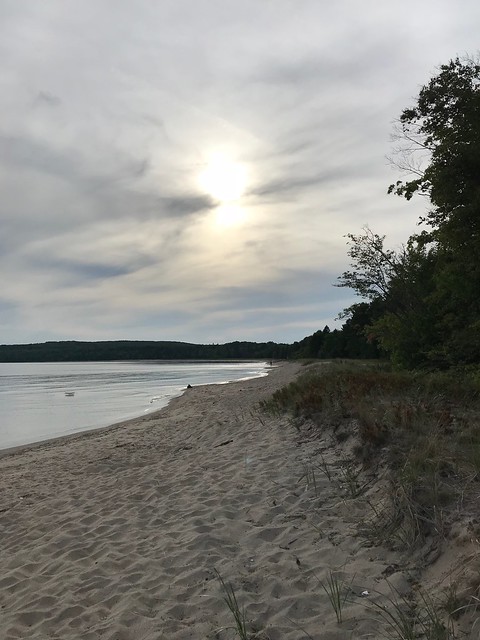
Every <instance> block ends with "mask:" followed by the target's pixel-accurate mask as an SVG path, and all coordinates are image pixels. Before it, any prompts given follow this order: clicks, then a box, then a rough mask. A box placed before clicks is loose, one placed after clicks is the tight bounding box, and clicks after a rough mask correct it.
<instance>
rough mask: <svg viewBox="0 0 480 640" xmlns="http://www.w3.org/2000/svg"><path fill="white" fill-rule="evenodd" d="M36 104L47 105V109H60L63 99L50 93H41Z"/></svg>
mask: <svg viewBox="0 0 480 640" xmlns="http://www.w3.org/2000/svg"><path fill="white" fill-rule="evenodd" d="M35 104H36V105H37V106H38V105H46V106H47V107H59V106H60V105H61V104H62V101H61V99H60V98H59V97H58V96H55V95H53V93H49V92H48V91H39V92H38V94H37V97H36V99H35Z"/></svg>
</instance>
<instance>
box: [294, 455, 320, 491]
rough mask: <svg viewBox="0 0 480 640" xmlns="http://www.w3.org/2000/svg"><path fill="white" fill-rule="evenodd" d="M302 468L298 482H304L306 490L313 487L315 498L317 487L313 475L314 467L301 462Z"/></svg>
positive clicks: (315, 478)
mask: <svg viewBox="0 0 480 640" xmlns="http://www.w3.org/2000/svg"><path fill="white" fill-rule="evenodd" d="M302 466H303V473H302V475H301V476H300V478H299V479H298V482H301V481H302V480H305V483H306V489H310V487H313V490H314V492H315V497H318V487H317V477H316V475H315V467H313V466H312V465H311V464H308V463H306V462H303V463H302Z"/></svg>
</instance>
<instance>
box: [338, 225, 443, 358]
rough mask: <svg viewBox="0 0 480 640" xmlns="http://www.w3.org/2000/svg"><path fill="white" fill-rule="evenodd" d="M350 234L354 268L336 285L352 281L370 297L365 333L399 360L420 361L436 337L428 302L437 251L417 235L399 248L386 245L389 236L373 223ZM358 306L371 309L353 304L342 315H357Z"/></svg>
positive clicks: (360, 308)
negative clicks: (429, 247) (360, 232)
mask: <svg viewBox="0 0 480 640" xmlns="http://www.w3.org/2000/svg"><path fill="white" fill-rule="evenodd" d="M348 238H349V245H350V249H349V251H348V255H349V256H350V258H351V267H352V269H351V270H350V271H346V272H344V273H343V274H342V275H341V276H340V277H339V284H337V285H336V286H339V287H349V288H351V289H353V290H354V291H355V292H356V293H357V294H358V295H360V296H361V297H363V298H368V299H369V300H370V303H369V305H368V315H369V316H370V318H369V323H368V324H364V328H363V333H364V335H365V336H368V338H369V339H370V340H375V341H376V342H377V343H378V345H379V346H380V348H381V349H383V350H384V351H386V352H388V353H390V355H391V357H392V360H394V361H395V363H397V364H398V365H401V366H418V365H419V364H420V363H421V362H422V361H423V360H424V359H425V351H426V349H427V348H428V349H430V348H432V347H433V346H434V344H435V338H436V335H435V332H434V331H432V326H431V322H432V318H431V316H432V310H431V307H430V305H429V304H428V299H429V296H430V295H431V292H432V290H433V273H434V263H435V259H434V252H431V251H429V250H428V248H427V247H426V246H425V244H424V243H423V242H419V241H418V238H417V237H416V236H413V237H412V238H410V239H409V241H408V242H407V244H406V245H404V246H402V247H401V248H400V249H399V250H398V251H393V250H391V249H386V248H385V247H384V240H385V238H384V237H382V236H378V235H377V234H375V233H373V232H372V231H371V230H370V229H368V228H367V229H364V232H363V234H361V235H357V236H355V235H353V234H349V235H348ZM359 311H361V312H362V313H363V314H365V312H366V309H365V308H364V307H361V306H360V305H357V304H354V305H352V306H351V307H349V308H348V309H346V310H345V311H344V312H343V314H342V317H345V318H348V319H349V320H351V321H353V320H354V319H355V318H356V317H357V318H358V317H359ZM360 317H361V316H360ZM347 323H348V321H347ZM347 323H346V324H347ZM346 329H348V324H347V327H346Z"/></svg>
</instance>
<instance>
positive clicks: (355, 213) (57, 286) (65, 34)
mask: <svg viewBox="0 0 480 640" xmlns="http://www.w3.org/2000/svg"><path fill="white" fill-rule="evenodd" d="M479 18H480V8H479V6H477V3H475V2H473V0H467V1H466V2H465V3H464V5H462V11H461V12H459V11H458V10H457V9H456V8H455V7H454V6H453V5H452V4H451V3H449V2H447V0H438V1H436V2H433V0H428V2H426V3H423V4H420V5H419V4H418V3H417V2H413V0H406V2H404V3H403V4H402V7H401V16H400V15H394V11H393V9H392V7H391V5H389V4H387V3H385V4H383V5H381V4H379V3H378V2H373V1H367V2H364V3H362V5H361V6H360V5H359V4H358V2H354V1H353V0H341V1H340V2H337V3H330V4H326V3H319V2H315V1H313V0H311V1H310V0H306V1H305V2H301V3H299V2H292V0H278V1H276V2H274V3H267V2H264V3H258V2H256V1H254V0H245V2H242V3H240V2H237V0H211V1H209V2H203V1H199V2H193V0H178V1H177V2H175V3H171V2H163V3H152V2H149V1H148V0H138V2H136V3H131V2H124V1H117V0H115V1H114V0H105V1H104V2H102V3H78V2H73V0H72V1H71V0H47V1H46V2H43V3H31V2H26V1H23V0H19V1H18V2H9V3H3V4H2V5H1V6H0V41H1V42H2V78H1V80H0V115H1V118H0V192H1V193H2V198H1V200H0V249H1V251H0V267H1V269H2V275H3V278H2V284H1V285H0V313H1V314H2V315H1V317H2V319H3V320H2V322H3V324H2V335H3V336H4V338H3V339H4V340H8V341H10V342H28V341H31V340H34V339H35V340H39V339H40V340H41V339H55V338H72V339H75V338H82V339H108V338H132V339H142V338H152V339H181V340H189V341H217V342H220V341H222V340H226V339H232V340H233V339H258V340H268V339H275V340H279V341H293V340H296V339H301V338H303V337H304V335H306V334H307V333H312V332H313V331H314V330H316V329H317V328H322V327H323V326H324V325H325V324H330V325H332V324H333V322H334V318H335V316H336V315H337V313H338V312H339V311H340V310H341V309H342V308H343V307H344V306H348V305H349V304H351V302H352V301H353V297H352V295H350V293H349V292H348V291H346V290H338V289H335V288H333V287H332V286H331V285H332V282H334V281H335V278H336V275H337V274H338V273H341V272H342V271H344V270H345V269H346V268H347V263H348V258H347V255H346V246H345V239H344V238H343V236H344V234H346V233H348V232H356V231H358V230H359V229H360V228H361V227H362V226H363V225H364V224H367V223H368V224H370V226H371V227H372V228H373V229H375V231H378V232H379V233H387V235H388V238H389V240H390V241H391V244H393V245H396V244H399V243H401V242H402V241H404V240H405V239H406V238H407V237H408V236H409V235H410V234H411V233H412V232H414V231H415V230H416V228H415V223H416V220H417V219H418V217H419V215H420V214H421V213H422V212H423V210H424V203H423V202H414V201H412V202H410V203H406V202H404V201H402V200H400V199H398V198H397V199H395V198H394V197H392V196H390V197H389V196H387V194H386V188H387V186H388V184H390V183H391V182H392V181H393V180H394V179H395V177H396V176H395V174H394V173H392V171H391V169H390V167H389V166H388V164H387V163H386V161H385V159H384V157H385V155H387V154H388V153H389V150H390V141H389V134H390V131H391V122H392V120H393V119H394V118H395V117H397V116H398V115H399V113H400V112H401V111H402V109H403V108H404V107H405V106H408V105H409V104H411V103H412V102H413V100H414V98H413V97H412V96H415V94H416V93H417V92H418V88H419V86H420V85H421V84H422V83H424V82H426V81H428V79H429V77H430V76H431V75H432V73H433V72H434V70H435V66H436V65H438V64H441V63H443V62H445V61H446V60H448V59H449V58H451V57H454V56H455V55H456V54H457V53H460V54H462V53H463V52H464V51H472V52H474V51H475V50H476V48H477V47H478V34H477V33H476V30H475V28H474V26H475V24H477V23H478V19H479ZM215 152H220V153H224V154H225V155H226V156H227V157H230V158H231V159H232V160H233V161H236V162H241V163H242V164H243V165H244V166H245V167H246V171H247V175H248V185H247V189H246V192H245V194H244V195H243V197H242V198H241V199H240V200H239V202H238V203H237V205H238V206H239V207H240V208H241V209H242V212H243V214H244V216H243V219H244V222H243V223H242V224H240V225H237V226H235V225H232V226H230V227H228V226H222V225H221V224H219V222H218V219H217V213H218V212H217V209H216V207H217V205H218V203H217V202H215V201H214V199H213V198H212V197H211V195H209V194H208V193H205V192H204V191H202V189H201V188H200V185H199V180H198V176H199V173H200V172H201V171H202V170H203V169H204V168H205V166H206V163H207V162H208V158H209V156H210V155H211V154H212V153H215Z"/></svg>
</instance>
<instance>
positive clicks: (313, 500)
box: [0, 363, 410, 640]
mask: <svg viewBox="0 0 480 640" xmlns="http://www.w3.org/2000/svg"><path fill="white" fill-rule="evenodd" d="M299 369H300V366H299V365H297V364H294V363H289V364H285V365H281V366H279V367H277V368H275V369H273V370H272V371H271V373H270V374H269V375H268V376H267V377H264V378H257V379H254V380H248V381H242V382H236V383H232V384H228V385H216V386H214V385H211V386H204V387H196V388H192V389H188V390H187V391H186V392H185V393H184V395H183V396H181V397H180V398H177V399H175V400H173V401H172V402H171V403H170V404H169V406H168V407H166V408H165V409H163V410H161V411H159V412H158V413H155V414H150V415H148V416H145V417H142V418H139V419H137V420H132V421H129V422H127V423H123V424H121V425H118V426H115V427H114V428H111V429H108V430H103V431H100V432H93V433H92V432H90V433H87V434H82V435H80V436H73V437H69V438H63V439H60V440H56V441H52V442H48V443H44V444H41V445H37V446H33V447H31V448H26V449H24V450H21V451H17V452H14V453H10V454H8V455H5V456H3V457H2V458H0V473H1V478H2V482H1V493H0V537H1V541H2V542H1V551H0V606H1V613H0V616H1V618H0V637H1V638H3V639H5V640H14V639H15V640H17V639H24V638H38V639H47V638H55V639H62V640H70V639H72V640H73V639H74V638H75V639H80V638H81V639H82V640H94V639H97V638H102V639H105V640H159V639H163V638H170V639H175V640H177V639H178V640H180V639H187V638H195V639H200V638H212V639H213V638H218V639H223V638H225V639H226V638H233V637H236V636H235V632H234V630H233V629H232V625H233V618H232V615H231V613H230V611H229V610H228V608H227V606H226V604H225V602H224V599H223V598H224V595H225V594H224V592H223V591H222V588H221V586H220V583H219V580H218V577H217V573H216V572H219V574H220V575H221V576H222V578H223V579H224V581H225V582H226V583H230V584H231V585H232V586H233V588H234V590H235V593H236V596H237V598H238V601H239V603H240V606H241V607H244V608H245V615H246V619H247V621H248V629H249V632H250V633H251V637H257V638H263V639H267V638H268V639H270V640H280V639H282V640H283V639H286V640H290V639H291V640H294V639H295V640H300V639H302V638H314V639H315V640H317V639H318V640H319V639H320V638H322V639H326V640H334V639H347V638H348V639H349V638H386V637H388V636H387V635H386V634H385V631H384V630H382V622H381V621H378V620H377V618H378V616H375V615H374V614H373V613H372V611H371V610H369V608H368V605H369V604H371V603H372V602H374V601H375V600H378V599H379V598H381V597H382V596H381V594H382V593H383V594H388V593H390V592H391V589H392V587H393V588H394V589H395V592H396V593H399V594H402V593H406V592H407V591H408V589H409V588H410V585H409V584H408V582H407V580H406V577H405V573H404V572H403V571H402V559H401V557H400V556H399V555H398V554H396V553H395V552H393V551H388V550H386V549H383V548H378V547H375V548H373V547H372V546H371V545H369V544H367V543H366V541H365V539H364V538H362V536H361V535H359V533H358V524H359V523H361V522H362V518H363V517H364V514H365V502H362V499H358V498H357V499H348V496H346V494H345V493H344V492H342V491H341V490H340V491H339V486H340V485H339V484H338V483H337V482H335V481H334V478H333V480H332V477H330V478H328V477H327V475H326V474H320V473H318V474H317V475H316V477H315V482H314V483H313V482H312V479H311V478H310V479H309V475H308V464H309V461H311V460H313V459H316V460H318V459H319V456H321V460H322V464H323V463H325V464H327V465H328V468H329V469H331V470H332V474H333V475H335V469H336V468H339V460H340V459H341V456H342V455H344V445H342V447H343V449H342V450H341V449H340V448H339V447H340V445H339V447H336V446H333V445H332V442H331V439H330V436H328V435H327V433H326V435H325V437H324V438H323V439H322V437H318V436H316V437H315V438H311V437H306V436H305V435H302V434H301V433H300V432H299V431H298V430H297V429H296V428H295V426H294V425H293V424H292V422H291V421H290V420H289V419H288V418H287V417H276V416H271V415H268V414H265V413H264V412H262V411H260V410H259V407H258V402H259V401H260V400H262V399H265V398H268V397H269V396H270V395H271V394H272V392H273V391H275V390H276V389H278V388H280V387H282V386H284V385H285V384H286V383H287V382H289V381H290V380H292V379H294V378H295V376H296V374H297V372H298V370H299ZM372 490H373V491H376V490H377V489H372ZM332 575H334V576H335V578H336V579H337V580H340V581H343V583H344V584H345V585H347V584H348V592H349V601H348V603H346V604H345V611H344V615H343V620H342V621H341V622H338V620H337V616H336V614H335V611H334V609H333V607H332V605H331V603H330V600H329V597H328V594H327V593H326V591H325V589H324V588H323V586H322V583H323V585H324V586H325V584H327V583H328V579H329V578H330V577H331V576H332Z"/></svg>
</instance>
